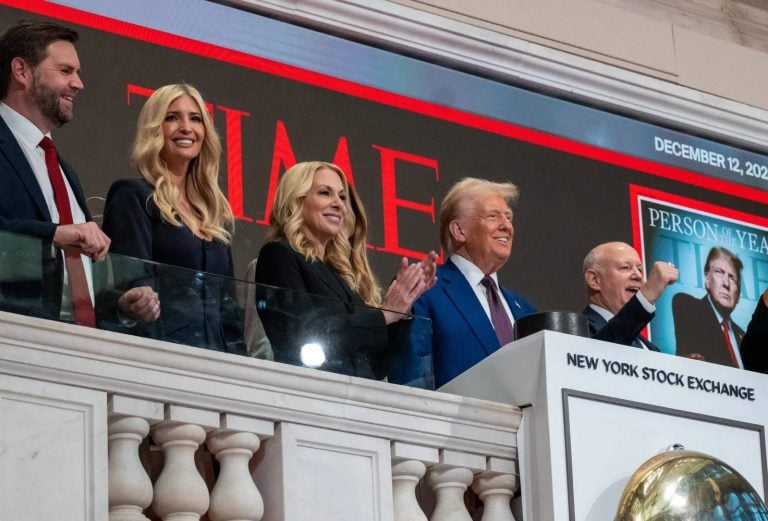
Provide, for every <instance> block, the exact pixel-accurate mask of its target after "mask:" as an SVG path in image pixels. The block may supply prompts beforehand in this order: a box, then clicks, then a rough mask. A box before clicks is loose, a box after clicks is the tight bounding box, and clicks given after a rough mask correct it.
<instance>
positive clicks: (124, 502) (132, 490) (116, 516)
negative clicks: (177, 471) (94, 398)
mask: <svg viewBox="0 0 768 521" xmlns="http://www.w3.org/2000/svg"><path fill="white" fill-rule="evenodd" d="M107 410H108V413H109V429H108V433H109V434H108V444H109V445H108V446H109V467H108V468H109V519H110V521H146V520H147V517H146V516H144V513H143V512H144V510H145V509H146V508H147V507H148V506H149V505H150V503H151V502H152V482H151V481H150V479H149V476H148V475H147V472H146V470H145V469H144V466H143V465H142V463H141V460H140V458H139V446H140V445H141V443H142V441H143V440H144V438H146V436H147V434H148V433H149V426H150V423H153V422H157V421H160V420H162V419H163V417H164V408H163V404H162V403H161V402H155V401H151V400H144V399H141V398H134V397H128V396H122V395H119V394H112V395H110V396H109V399H108V403H107Z"/></svg>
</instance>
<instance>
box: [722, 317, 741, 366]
mask: <svg viewBox="0 0 768 521" xmlns="http://www.w3.org/2000/svg"><path fill="white" fill-rule="evenodd" d="M723 336H725V345H726V347H728V353H729V354H730V355H731V360H733V366H734V367H739V361H738V360H736V353H734V352H733V344H731V332H730V328H729V327H728V321H727V320H723Z"/></svg>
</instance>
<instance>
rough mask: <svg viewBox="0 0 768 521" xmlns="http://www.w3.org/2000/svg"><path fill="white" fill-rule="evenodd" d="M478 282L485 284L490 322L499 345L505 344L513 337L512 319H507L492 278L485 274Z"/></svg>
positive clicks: (507, 316)
mask: <svg viewBox="0 0 768 521" xmlns="http://www.w3.org/2000/svg"><path fill="white" fill-rule="evenodd" d="M480 283H481V284H482V285H483V286H485V294H486V296H487V297H488V307H489V308H490V309H491V322H492V323H493V329H495V330H496V337H497V338H498V339H499V345H502V346H505V345H507V344H509V343H510V342H511V341H513V340H514V339H515V333H514V331H513V330H512V321H511V320H509V315H507V310H505V309H504V305H503V304H502V303H501V299H500V297H499V293H498V291H497V290H496V283H495V282H494V281H493V279H492V278H491V277H489V276H488V275H486V276H485V277H483V280H481V281H480Z"/></svg>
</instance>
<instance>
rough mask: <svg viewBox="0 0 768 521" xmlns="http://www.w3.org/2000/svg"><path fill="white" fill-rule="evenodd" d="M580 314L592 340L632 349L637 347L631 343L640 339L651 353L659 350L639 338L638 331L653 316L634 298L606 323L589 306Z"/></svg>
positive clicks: (644, 339) (645, 339) (647, 341)
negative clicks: (587, 324)
mask: <svg viewBox="0 0 768 521" xmlns="http://www.w3.org/2000/svg"><path fill="white" fill-rule="evenodd" d="M581 314H582V315H584V316H585V317H587V320H589V335H590V336H591V337H592V338H595V339H597V340H605V341H606V342H615V343H617V344H622V345H625V346H632V347H637V346H636V345H633V342H635V340H637V339H638V338H640V340H642V342H643V343H644V344H645V345H646V346H648V349H650V350H651V351H658V350H659V348H658V347H657V346H655V345H653V344H652V343H651V342H650V341H649V340H648V339H647V338H644V337H641V336H640V331H642V330H643V328H644V327H645V326H647V325H648V322H650V321H651V319H653V317H654V315H655V314H654V313H648V312H647V311H646V310H645V308H644V307H643V305H642V304H641V303H640V301H639V300H638V299H637V297H636V296H634V297H632V298H631V299H629V301H628V302H627V303H626V304H624V307H622V308H621V309H620V310H619V312H618V313H616V315H614V317H613V318H612V319H611V320H608V321H606V320H605V319H604V318H603V317H602V315H600V313H598V312H597V311H595V310H594V309H592V308H591V307H590V306H587V307H585V308H584V310H583V311H582V312H581Z"/></svg>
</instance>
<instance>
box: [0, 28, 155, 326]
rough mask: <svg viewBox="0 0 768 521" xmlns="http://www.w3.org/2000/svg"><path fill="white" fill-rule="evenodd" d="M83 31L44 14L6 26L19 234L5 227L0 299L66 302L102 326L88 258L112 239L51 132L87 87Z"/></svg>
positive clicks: (0, 58) (6, 207)
mask: <svg viewBox="0 0 768 521" xmlns="http://www.w3.org/2000/svg"><path fill="white" fill-rule="evenodd" d="M77 39H78V35H77V33H76V32H75V31H73V30H71V29H68V28H66V27H63V26H61V25H58V24H55V23H49V22H43V21H38V20H24V21H20V22H18V23H16V24H14V25H13V26H12V27H10V28H8V29H7V30H6V31H5V32H4V33H3V34H2V35H1V36H0V100H2V102H0V186H2V190H1V191H0V231H2V232H12V234H13V235H12V234H8V233H3V234H2V235H3V237H2V239H3V242H5V244H4V246H3V248H2V258H1V259H0V279H2V280H0V309H4V310H7V311H14V312H19V313H23V314H28V315H33V316H38V317H43V318H52V319H57V320H58V319H60V318H63V317H62V312H63V313H64V314H65V315H68V316H69V319H70V320H72V321H74V322H77V323H79V324H81V325H86V326H94V325H95V318H94V310H93V296H92V294H91V293H92V291H91V288H92V282H91V281H90V277H91V275H90V274H91V271H90V261H91V260H94V261H101V260H103V259H104V258H105V257H106V255H107V252H108V251H109V244H110V240H109V238H108V237H107V236H106V235H105V234H104V233H103V232H102V231H101V229H99V227H98V225H97V224H96V223H94V222H92V220H91V215H90V213H89V212H88V207H87V206H86V202H85V195H84V194H83V189H82V187H81V186H80V182H79V181H78V178H77V175H76V174H75V172H74V170H73V169H72V168H71V167H70V166H69V165H68V164H67V163H66V162H64V161H63V160H61V158H60V157H58V154H57V152H56V148H55V145H54V144H53V141H52V139H51V136H50V133H51V130H53V129H54V128H56V127H59V126H61V125H63V124H64V123H66V122H68V121H70V120H71V119H72V116H73V108H74V101H75V97H76V96H77V94H78V93H79V92H80V91H81V90H82V89H83V82H82V80H81V79H80V61H79V59H78V55H77V51H76V49H75V43H76V42H77ZM17 234H18V235H17ZM24 237H28V238H26V239H25V238H24ZM12 245H13V246H12ZM58 248H64V249H65V250H66V253H64V254H62V253H61V252H60V251H59V249H58ZM64 266H66V269H62V268H63V267H64ZM63 288H66V289H63ZM139 293H142V295H139ZM142 296H144V297H146V296H147V295H146V294H144V290H142V291H141V292H139V291H137V292H134V294H132V295H124V296H123V297H124V298H123V299H122V300H121V309H123V310H124V311H127V312H129V314H131V313H130V311H131V306H132V305H134V304H136V300H135V299H140V298H141V297H142ZM141 304H142V305H145V304H146V302H142V303H141ZM62 306H63V309H62Z"/></svg>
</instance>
